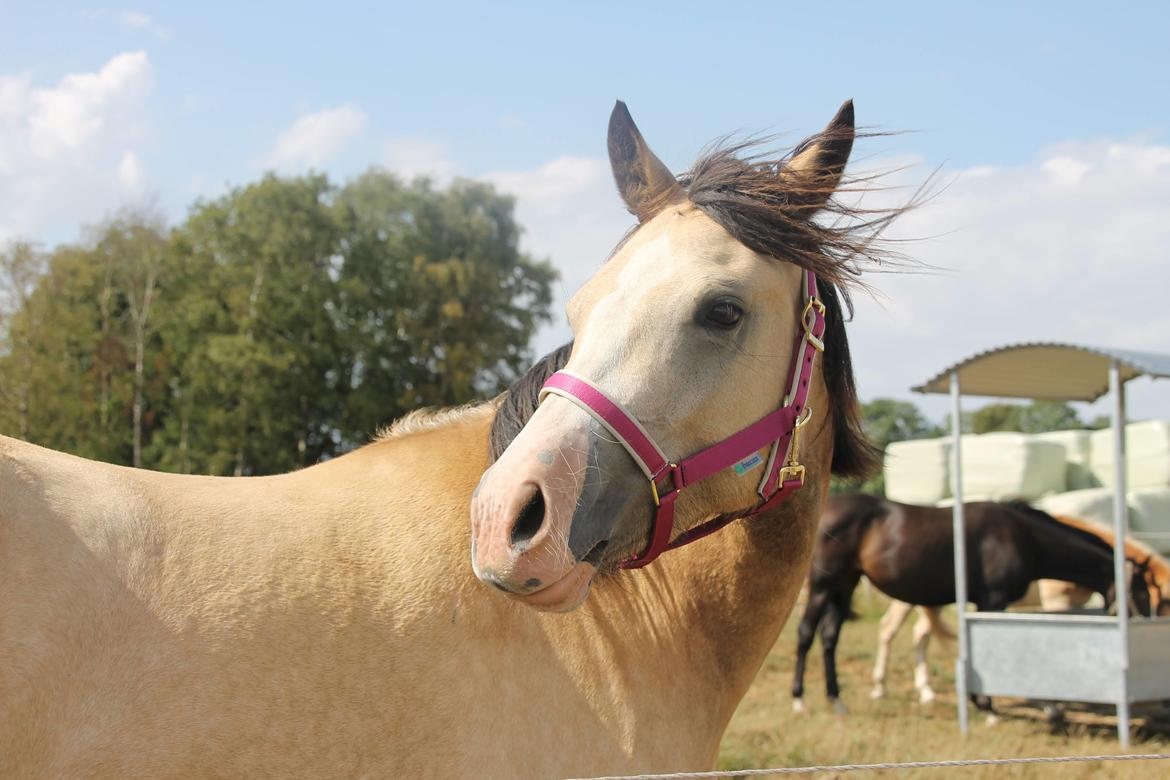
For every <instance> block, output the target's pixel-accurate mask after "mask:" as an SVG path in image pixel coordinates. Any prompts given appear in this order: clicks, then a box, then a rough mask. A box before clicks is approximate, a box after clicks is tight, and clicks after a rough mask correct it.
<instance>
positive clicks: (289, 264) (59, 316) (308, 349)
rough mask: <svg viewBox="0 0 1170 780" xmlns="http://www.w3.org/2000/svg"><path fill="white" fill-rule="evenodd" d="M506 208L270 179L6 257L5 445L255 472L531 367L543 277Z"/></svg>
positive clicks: (480, 194)
mask: <svg viewBox="0 0 1170 780" xmlns="http://www.w3.org/2000/svg"><path fill="white" fill-rule="evenodd" d="M519 237H520V228H519V226H518V225H517V224H516V223H515V221H514V218H513V202H512V200H511V198H509V197H507V196H504V195H501V194H499V193H497V192H495V191H494V190H493V189H492V188H491V187H490V186H489V185H486V184H482V183H476V182H455V183H454V184H452V185H450V186H449V187H447V188H445V189H436V188H435V187H434V186H433V185H432V184H430V183H429V182H427V181H426V180H416V181H415V182H413V183H410V184H405V183H403V182H401V181H399V180H398V179H397V178H396V177H395V176H393V175H392V174H390V173H388V172H386V171H382V170H377V169H374V170H371V171H369V172H367V173H366V174H364V175H362V176H360V177H359V178H357V179H355V180H353V181H351V182H349V183H347V184H346V185H344V186H342V187H337V186H334V185H333V184H331V183H330V182H329V181H328V180H327V179H326V178H325V177H324V176H320V175H307V176H302V177H296V178H280V177H276V176H272V175H269V176H266V177H264V178H263V179H261V180H260V181H257V182H255V183H252V184H250V185H247V186H244V187H240V188H238V189H235V190H232V191H231V192H229V193H227V194H226V195H224V196H223V197H221V198H218V199H215V200H211V201H205V202H199V203H196V204H195V205H194V206H193V207H192V209H191V211H190V213H189V215H188V217H187V219H186V220H185V221H184V223H183V224H182V225H180V226H178V227H177V228H175V229H173V230H167V229H165V228H164V227H163V226H162V225H161V223H160V221H159V220H158V219H157V218H155V217H152V216H151V215H146V214H133V213H126V214H122V215H120V216H118V217H116V218H114V219H112V220H110V221H109V222H107V223H106V224H104V225H101V226H99V227H98V228H96V229H94V230H92V231H90V234H89V236H88V239H87V240H86V241H84V242H82V243H81V244H79V245H76V246H63V247H59V248H57V249H55V250H53V251H51V252H43V251H41V250H39V249H37V248H36V247H34V246H32V245H29V244H13V245H11V246H9V247H7V248H6V249H4V251H3V252H2V253H0V432H3V433H6V434H9V435H15V436H20V437H21V438H25V439H28V440H30V441H34V442H37V443H40V444H44V445H46V446H49V447H54V448H56V449H62V450H66V451H69V452H74V453H77V454H80V455H84V456H87V457H94V458H99V459H102V460H107V461H111V462H115V463H124V464H135V465H143V466H146V467H148V468H157V469H164V470H170V471H179V472H193V473H209V474H265V473H274V472H280V471H286V470H289V469H292V468H296V467H299V466H303V465H307V464H310V463H313V462H316V461H318V460H321V459H323V458H328V457H332V456H334V455H337V454H339V453H342V452H344V451H346V450H348V449H350V448H352V447H354V446H357V445H359V444H361V443H362V442H364V441H366V440H368V438H369V436H370V435H371V434H372V433H373V432H375V431H376V430H377V429H378V428H379V427H380V426H382V425H384V424H386V423H387V422H389V421H390V420H392V419H393V418H395V417H397V416H399V415H401V414H402V413H404V412H405V411H408V410H410V409H413V408H416V407H419V406H429V405H449V404H456V403H461V402H465V401H469V400H472V399H475V398H482V397H484V396H486V395H490V394H493V393H495V392H497V391H498V390H500V389H501V388H502V387H503V386H504V385H505V384H506V383H507V382H508V381H510V380H511V379H512V378H513V377H514V376H515V375H516V374H517V373H518V372H519V371H520V370H522V369H523V368H524V367H526V366H527V364H528V363H529V362H530V357H531V356H530V353H529V350H528V343H529V341H530V340H531V337H532V335H533V333H534V331H535V329H536V328H537V327H538V326H539V325H540V323H542V322H544V321H546V320H547V319H548V309H549V304H550V287H551V283H552V281H553V279H554V272H553V270H552V269H551V267H550V266H549V264H548V263H547V262H543V261H538V260H534V259H533V258H531V257H529V256H527V255H525V254H524V253H522V252H521V251H520V249H519Z"/></svg>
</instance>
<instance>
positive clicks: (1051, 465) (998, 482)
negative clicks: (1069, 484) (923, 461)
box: [963, 431, 1066, 501]
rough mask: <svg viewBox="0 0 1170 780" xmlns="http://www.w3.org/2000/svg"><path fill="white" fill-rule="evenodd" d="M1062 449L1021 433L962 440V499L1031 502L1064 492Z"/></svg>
mask: <svg viewBox="0 0 1170 780" xmlns="http://www.w3.org/2000/svg"><path fill="white" fill-rule="evenodd" d="M1065 485H1066V483H1065V457H1064V447H1062V446H1061V445H1060V444H1057V443H1055V442H1050V441H1041V440H1039V439H1037V438H1036V437H1034V436H1030V435H1028V434H1025V433H1010V432H1007V431H999V432H995V433H985V434H982V435H979V436H964V437H963V498H964V500H967V496H968V495H971V496H980V497H983V498H986V499H988V500H992V501H1008V500H1011V499H1017V498H1019V499H1023V500H1025V501H1032V500H1034V499H1037V498H1039V497H1040V496H1044V495H1048V494H1049V493H1059V492H1061V491H1063V490H1064V489H1065Z"/></svg>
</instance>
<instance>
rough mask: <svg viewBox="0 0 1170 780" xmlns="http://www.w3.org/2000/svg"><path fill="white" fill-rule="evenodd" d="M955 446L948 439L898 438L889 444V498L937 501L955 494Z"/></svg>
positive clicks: (910, 501)
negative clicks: (953, 457)
mask: <svg viewBox="0 0 1170 780" xmlns="http://www.w3.org/2000/svg"><path fill="white" fill-rule="evenodd" d="M950 457H951V446H950V442H949V441H947V440H946V439H915V440H912V441H896V442H893V443H892V444H890V445H889V446H888V447H886V457H885V464H884V466H883V468H884V471H885V477H886V498H888V499H890V500H891V501H901V502H902V503H904V504H925V505H930V504H935V503H938V502H939V501H941V500H943V499H944V498H947V497H948V496H950V494H951V469H950Z"/></svg>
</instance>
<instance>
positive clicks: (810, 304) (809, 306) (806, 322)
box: [800, 298, 825, 352]
mask: <svg viewBox="0 0 1170 780" xmlns="http://www.w3.org/2000/svg"><path fill="white" fill-rule="evenodd" d="M813 309H816V310H817V312H818V313H819V314H820V315H821V316H822V317H823V316H825V304H823V303H821V301H820V299H819V298H809V299H808V301H807V302H805V304H804V311H802V312H801V313H800V325H801V327H802V328H804V337H805V338H806V339H808V343H809V344H812V345H813V349H815V350H816V351H817V352H824V351H825V342H823V341H821V340H820V339H819V338H817V337H816V336H814V335H813V332H812V329H813V326H814V325H816V324H817V318H816V316H815V315H814V316H812V317H809V315H810V314H812V311H813Z"/></svg>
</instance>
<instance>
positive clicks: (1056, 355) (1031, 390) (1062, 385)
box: [913, 342, 1170, 401]
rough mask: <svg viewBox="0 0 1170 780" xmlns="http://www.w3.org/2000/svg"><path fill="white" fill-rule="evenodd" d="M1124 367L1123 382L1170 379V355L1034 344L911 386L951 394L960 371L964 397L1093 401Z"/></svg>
mask: <svg viewBox="0 0 1170 780" xmlns="http://www.w3.org/2000/svg"><path fill="white" fill-rule="evenodd" d="M1113 360H1117V361H1119V362H1120V363H1121V378H1122V381H1129V380H1130V379H1133V378H1135V377H1139V376H1143V375H1146V376H1153V377H1170V355H1159V354H1156V353H1152V352H1135V351H1132V350H1123V349H1112V348H1109V347H1089V346H1084V345H1080V344H1061V343H1057V342H1030V343H1024V344H1013V345H1008V346H1004V347H997V348H996V349H991V350H988V351H986V352H980V353H979V354H977V355H974V356H972V357H970V358H967V359H966V360H963V361H960V362H958V363H955V364H954V365H952V366H948V367H947V368H946V369H944V370H943V371H941V372H939V373H938V374H936V375H935V376H933V377H931V378H930V379H928V380H926V381H925V382H923V383H922V384H921V385H918V386H917V387H915V388H913V389H914V390H915V391H916V392H919V393H949V392H950V376H951V374H952V373H953V372H955V371H958V372H959V387H960V389H961V390H962V391H963V394H964V395H983V396H993V397H997V398H1039V399H1043V400H1049V401H1095V400H1097V399H1098V398H1100V397H1101V396H1102V395H1104V394H1105V393H1106V392H1108V390H1109V364H1110V363H1111V362H1112V361H1113Z"/></svg>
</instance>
